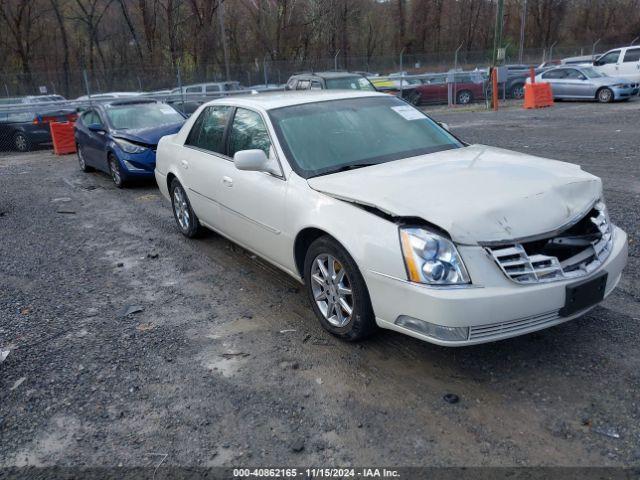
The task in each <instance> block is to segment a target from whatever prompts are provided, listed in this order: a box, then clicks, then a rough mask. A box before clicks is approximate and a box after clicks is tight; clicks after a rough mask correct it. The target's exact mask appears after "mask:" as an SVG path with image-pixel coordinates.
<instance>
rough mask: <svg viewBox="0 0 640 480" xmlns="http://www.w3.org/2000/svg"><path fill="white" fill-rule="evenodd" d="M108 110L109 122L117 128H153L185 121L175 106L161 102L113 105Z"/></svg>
mask: <svg viewBox="0 0 640 480" xmlns="http://www.w3.org/2000/svg"><path fill="white" fill-rule="evenodd" d="M106 111H107V117H109V123H111V126H112V127H113V128H114V129H116V130H126V129H138V128H152V127H158V126H160V125H167V124H171V123H180V122H183V121H184V117H183V116H182V115H180V114H179V113H178V112H177V111H176V110H175V109H174V108H172V107H170V106H169V105H165V104H161V103H138V104H135V105H113V106H108V107H107V108H106Z"/></svg>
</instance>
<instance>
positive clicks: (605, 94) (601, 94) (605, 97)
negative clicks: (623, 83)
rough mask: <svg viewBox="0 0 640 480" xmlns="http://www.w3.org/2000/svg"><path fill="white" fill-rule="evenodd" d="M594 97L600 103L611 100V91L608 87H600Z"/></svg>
mask: <svg viewBox="0 0 640 480" xmlns="http://www.w3.org/2000/svg"><path fill="white" fill-rule="evenodd" d="M596 98H597V99H598V101H599V102H600V103H610V102H613V91H611V89H610V88H606V87H605V88H601V89H600V90H598V93H597V94H596Z"/></svg>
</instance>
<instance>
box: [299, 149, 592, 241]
mask: <svg viewBox="0 0 640 480" xmlns="http://www.w3.org/2000/svg"><path fill="white" fill-rule="evenodd" d="M308 183H309V185H310V186H311V188H313V189H315V190H317V191H319V192H323V193H325V194H327V195H330V196H333V197H336V198H339V199H342V200H347V201H353V202H356V203H360V204H363V205H368V206H373V207H377V208H379V209H380V210H382V211H384V212H386V213H388V214H390V215H392V216H399V217H420V218H422V219H424V220H426V221H428V222H431V223H433V224H435V225H437V226H439V227H440V228H443V229H444V230H446V231H447V232H448V233H449V234H450V235H451V237H452V239H453V240H454V241H456V242H458V243H463V244H476V243H478V242H499V241H508V240H513V239H517V238H523V237H529V236H534V235H540V234H544V233H548V232H551V231H553V230H556V229H558V228H560V227H562V226H564V225H565V224H567V223H568V222H570V221H572V220H574V219H575V218H576V216H578V215H580V214H583V213H586V210H587V209H589V208H590V207H591V206H592V205H593V203H594V202H595V201H596V200H597V199H598V198H599V197H600V195H601V193H602V183H601V181H600V179H599V178H598V177H595V176H593V175H591V174H589V173H586V172H584V171H582V170H581V169H580V167H579V166H578V165H574V164H571V163H564V162H558V161H555V160H547V159H544V158H540V157H534V156H531V155H526V154H522V153H517V152H512V151H509V150H504V149H500V148H494V147H488V146H485V145H472V146H469V147H465V148H459V149H453V150H446V151H443V152H437V153H432V154H429V155H423V156H419V157H412V158H407V159H403V160H398V161H394V162H388V163H384V164H380V165H374V166H370V167H363V168H359V169H356V170H348V171H345V172H340V173H334V174H330V175H324V176H319V177H314V178H310V179H309V180H308Z"/></svg>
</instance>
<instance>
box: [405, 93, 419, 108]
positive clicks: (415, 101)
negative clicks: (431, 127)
mask: <svg viewBox="0 0 640 480" xmlns="http://www.w3.org/2000/svg"><path fill="white" fill-rule="evenodd" d="M407 102H409V103H410V104H411V105H414V106H416V107H417V106H419V105H420V104H421V103H422V95H420V93H419V92H415V91H414V92H411V93H410V94H409V96H408V97H407Z"/></svg>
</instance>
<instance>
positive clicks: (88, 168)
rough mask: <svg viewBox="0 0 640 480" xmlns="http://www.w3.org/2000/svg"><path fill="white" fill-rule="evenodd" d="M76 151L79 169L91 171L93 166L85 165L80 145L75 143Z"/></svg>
mask: <svg viewBox="0 0 640 480" xmlns="http://www.w3.org/2000/svg"><path fill="white" fill-rule="evenodd" d="M76 152H77V153H78V164H79V165H80V170H82V171H83V172H93V168H92V167H90V166H88V165H87V162H85V160H84V154H83V153H82V150H81V147H80V145H78V144H76Z"/></svg>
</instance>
